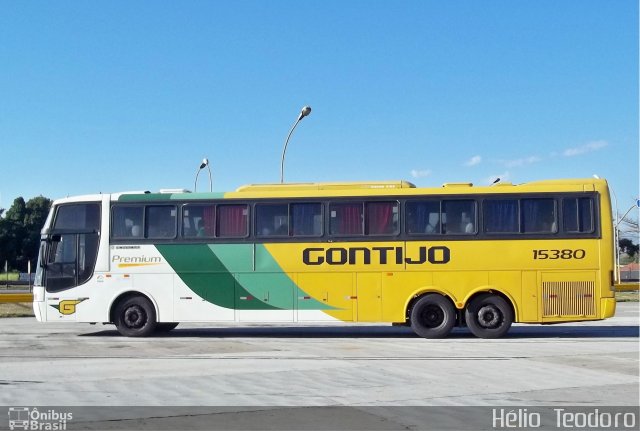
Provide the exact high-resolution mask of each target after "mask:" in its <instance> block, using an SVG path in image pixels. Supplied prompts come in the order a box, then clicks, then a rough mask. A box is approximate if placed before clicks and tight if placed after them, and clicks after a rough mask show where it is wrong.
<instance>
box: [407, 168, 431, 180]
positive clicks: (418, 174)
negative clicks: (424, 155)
mask: <svg viewBox="0 0 640 431" xmlns="http://www.w3.org/2000/svg"><path fill="white" fill-rule="evenodd" d="M430 175H431V170H430V169H422V170H417V169H412V170H411V176H412V177H413V178H424V177H428V176H430Z"/></svg>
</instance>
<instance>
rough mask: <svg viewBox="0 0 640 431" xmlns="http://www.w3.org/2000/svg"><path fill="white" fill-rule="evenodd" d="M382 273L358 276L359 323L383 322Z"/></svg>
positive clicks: (366, 273)
mask: <svg viewBox="0 0 640 431" xmlns="http://www.w3.org/2000/svg"><path fill="white" fill-rule="evenodd" d="M380 277H381V274H380V273H375V272H361V273H359V274H358V275H357V284H356V288H357V297H358V300H357V302H358V315H357V320H358V322H379V321H381V320H382V286H381V282H380Z"/></svg>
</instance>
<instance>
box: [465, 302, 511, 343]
mask: <svg viewBox="0 0 640 431" xmlns="http://www.w3.org/2000/svg"><path fill="white" fill-rule="evenodd" d="M464 317H465V321H466V323H467V327H468V328H469V330H470V331H471V333H472V334H473V335H475V336H476V337H480V338H500V337H502V336H504V335H505V334H506V333H507V332H508V331H509V328H511V324H512V323H513V310H512V309H511V305H510V304H509V303H508V302H507V301H506V300H505V299H504V298H502V297H501V296H498V295H492V294H489V293H487V294H483V295H480V296H477V297H475V298H474V299H472V300H471V302H470V303H469V305H468V306H467V308H466V310H465V312H464Z"/></svg>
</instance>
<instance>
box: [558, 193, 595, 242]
mask: <svg viewBox="0 0 640 431" xmlns="http://www.w3.org/2000/svg"><path fill="white" fill-rule="evenodd" d="M562 214H563V217H562V219H563V220H562V221H563V225H564V231H565V232H569V233H592V232H593V231H594V223H593V200H592V199H591V198H565V199H563V202H562Z"/></svg>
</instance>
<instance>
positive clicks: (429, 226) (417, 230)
mask: <svg viewBox="0 0 640 431" xmlns="http://www.w3.org/2000/svg"><path fill="white" fill-rule="evenodd" d="M405 209H406V225H407V228H406V229H407V233H408V234H410V235H421V234H422V235H424V234H425V233H426V234H429V235H438V234H440V229H441V223H440V201H410V202H407V204H406V206H405Z"/></svg>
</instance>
